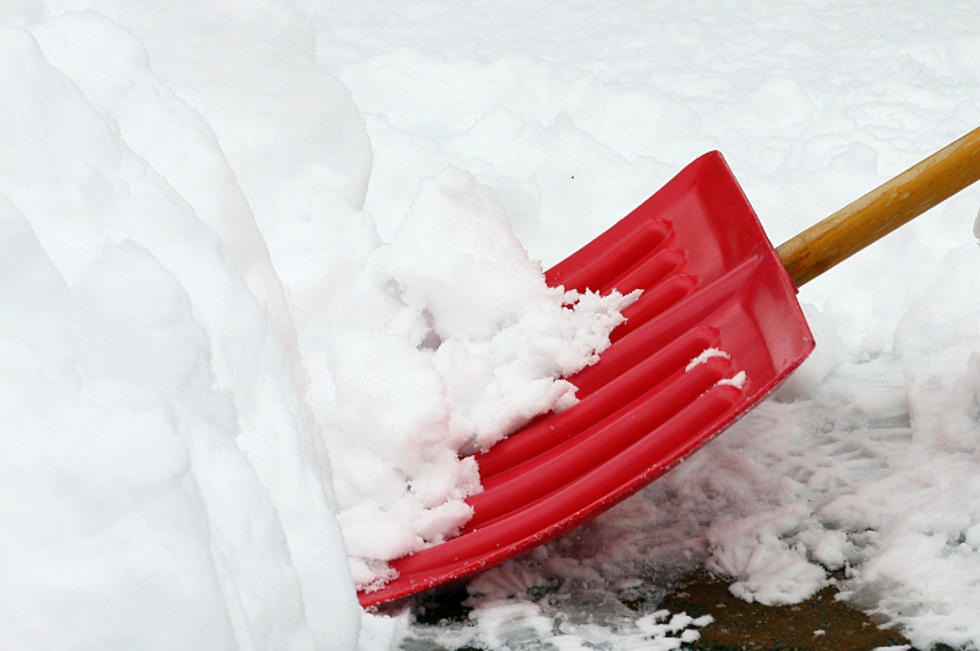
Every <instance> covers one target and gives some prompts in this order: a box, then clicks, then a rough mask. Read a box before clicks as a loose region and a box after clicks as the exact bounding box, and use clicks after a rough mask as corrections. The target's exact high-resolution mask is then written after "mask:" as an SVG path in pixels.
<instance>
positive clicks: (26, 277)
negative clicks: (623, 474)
mask: <svg viewBox="0 0 980 651" xmlns="http://www.w3.org/2000/svg"><path fill="white" fill-rule="evenodd" d="M868 24H875V25H876V30H874V32H873V33H869V32H868V30H867V25H868ZM974 24H975V20H974V16H973V11H972V8H971V7H968V6H966V5H962V6H952V5H950V6H948V7H944V10H943V11H942V12H936V11H935V10H934V7H933V6H931V5H927V4H925V3H922V4H921V6H917V5H915V4H911V5H904V6H902V7H856V6H854V5H853V3H846V2H824V3H815V2H809V1H806V2H797V3H770V2H766V3H757V4H755V5H753V7H752V8H751V10H750V9H749V8H747V7H745V6H725V7H722V6H719V5H718V4H717V3H711V2H708V1H707V0H701V1H695V2H688V3H676V4H674V5H670V6H666V5H663V4H660V5H649V4H646V5H643V4H636V3H628V2H614V3H611V4H607V5H605V6H604V8H603V10H602V11H601V12H598V11H594V10H586V9H583V8H582V7H580V6H579V5H577V4H576V3H571V2H552V3H538V2H501V3H485V4H483V5H478V6H471V7H468V8H467V9H466V10H465V11H464V10H460V9H459V8H458V7H457V6H455V5H452V4H451V3H443V2H438V1H437V0H422V1H420V2H414V3H408V4H405V3H402V4H398V3H385V2H378V3H359V2H335V3H324V2H318V1H315V0H301V1H300V2H297V3H287V2H283V1H280V0H249V1H247V2H239V3H234V5H231V4H227V3H224V4H221V3H210V2H208V3H181V2H170V1H165V0H149V1H147V2H140V3H133V2H127V1H125V0H20V1H18V2H7V3H3V4H2V6H0V135H2V143H3V146H2V147H0V235H2V237H0V249H2V253H0V351H2V358H0V359H2V360H3V367H4V368H3V371H2V373H0V414H2V420H0V422H2V431H0V436H2V438H0V441H2V446H3V449H2V454H0V470H2V472H0V521H2V522H3V523H4V527H3V531H4V533H3V535H2V536H0V582H2V584H3V585H4V587H5V590H4V595H3V597H0V645H2V646H4V647H11V648H18V647H19V648H51V649H55V648H57V649H60V648H71V647H76V648H78V647H80V648H106V647H114V648H139V647H142V646H147V645H148V644H149V643H148V641H150V640H152V641H153V642H154V643H156V644H159V645H161V646H167V647H173V648H209V649H210V648H316V647H319V648H337V649H347V648H355V647H357V646H360V647H362V648H367V649H376V648H389V647H392V646H398V645H405V646H406V647H407V648H411V646H412V645H413V644H414V645H420V646H423V647H424V646H426V645H429V646H432V645H442V646H445V647H449V648H454V647H458V646H462V645H465V644H473V645H478V646H479V645H483V646H488V647H491V648H534V647H535V646H537V647H548V646H549V645H550V647H557V648H567V649H572V648H589V646H598V647H600V648H664V649H667V648H679V647H680V646H681V645H682V644H684V643H685V641H687V642H690V641H692V640H694V639H695V638H696V636H697V634H698V629H699V627H701V626H703V625H705V624H707V623H708V620H707V619H703V618H698V619H694V620H692V619H691V618H690V617H688V615H686V614H683V613H667V612H663V611H662V609H660V608H659V607H658V599H659V598H660V597H661V595H662V594H663V593H664V591H665V590H667V589H668V588H669V586H670V584H671V581H672V580H674V579H676V578H677V577H679V576H681V575H683V574H684V573H686V572H687V571H689V570H691V569H694V568H697V567H707V568H708V569H709V570H711V571H713V572H715V573H717V574H719V575H721V576H724V577H727V578H729V579H730V581H731V590H732V592H734V593H735V594H736V595H738V596H739V597H741V598H744V599H749V600H754V601H758V602H761V603H764V604H785V603H793V602H796V601H799V600H802V599H805V598H807V597H808V596H809V595H811V594H813V593H814V592H815V591H817V590H819V589H820V588H822V587H824V586H826V585H828V584H836V586H837V587H838V588H839V589H840V591H841V597H842V598H844V599H845V600H847V601H848V602H849V603H851V604H853V605H855V606H856V607H859V608H861V609H863V610H865V611H867V612H869V613H872V614H873V615H874V616H875V617H876V618H877V620H878V621H881V622H883V623H886V624H888V625H892V626H897V627H899V628H900V629H901V630H902V632H903V633H904V634H905V635H906V636H907V637H908V638H909V639H910V640H911V641H912V643H913V644H914V645H916V646H917V647H928V646H930V645H932V644H935V643H938V642H943V643H946V644H949V645H952V646H965V647H970V646H977V645H980V623H978V621H977V618H976V616H975V614H976V613H977V612H980V596H978V593H977V591H976V590H975V586H976V585H977V583H978V582H980V479H978V478H980V472H978V471H980V294H978V292H977V289H976V286H977V283H976V279H977V278H980V257H978V256H980V251H978V249H977V246H976V238H975V234H976V223H975V219H976V217H977V215H978V204H980V192H978V190H977V189H975V188H974V189H971V190H968V191H966V192H964V193H962V194H961V195H959V196H957V197H956V198H954V199H952V200H951V201H949V202H947V203H945V204H943V205H942V206H941V207H939V208H937V209H934V210H933V211H931V212H930V213H929V214H928V215H926V216H924V217H922V218H921V219H920V220H918V221H917V222H916V223H914V224H911V225H909V226H907V227H905V228H903V229H902V230H900V231H897V232H896V233H894V234H893V235H891V236H890V237H889V238H888V240H887V241H886V242H884V243H881V244H879V245H876V246H875V247H874V248H872V249H870V250H869V251H867V252H864V253H862V254H859V255H858V256H855V257H854V258H852V259H850V260H848V261H847V262H846V263H845V264H844V265H842V266H841V267H840V268H839V269H836V270H834V271H832V272H830V273H829V274H827V275H826V276H825V277H822V278H820V279H817V280H815V281H814V282H812V283H810V284H808V285H807V286H806V287H804V288H803V289H802V290H801V292H800V299H801V302H803V303H804V304H805V307H806V312H807V317H808V321H809V323H810V325H811V327H812V329H813V331H814V334H815V336H816V338H817V342H818V346H817V349H816V351H815V353H814V354H813V356H812V357H811V358H810V359H809V360H808V361H807V362H806V363H805V364H804V366H803V367H801V368H800V369H799V371H798V372H797V373H795V374H794V375H793V376H792V377H791V378H790V379H789V381H788V382H787V383H786V384H785V385H784V386H783V387H782V388H781V389H780V390H779V391H778V392H777V393H776V394H775V395H773V396H772V397H771V398H770V399H769V400H768V401H766V402H765V403H763V404H762V405H760V406H759V407H758V408H757V409H755V410H754V411H752V412H751V413H749V414H748V415H746V416H745V417H744V418H743V419H742V420H740V421H739V422H738V423H737V424H736V425H735V426H733V427H732V428H731V429H730V430H729V431H728V432H727V433H725V435H724V436H722V437H720V438H719V439H717V440H716V441H714V442H712V443H711V444H709V445H708V446H707V447H705V448H704V449H703V450H701V451H700V452H698V453H697V454H695V455H693V456H692V457H690V458H689V459H688V460H687V461H686V462H685V463H683V464H681V465H680V466H678V467H677V468H676V469H674V470H673V471H671V472H670V473H669V474H668V475H666V476H664V477H663V478H661V479H660V480H658V481H657V482H655V483H654V484H653V485H651V486H650V487H649V488H648V489H646V490H645V491H643V492H642V493H640V494H638V495H637V496H635V497H633V498H631V499H629V500H627V501H625V502H623V503H622V504H621V505H619V506H618V507H616V508H615V509H613V510H611V511H609V512H607V513H606V514H604V515H602V516H601V517H599V518H598V519H596V520H595V521H593V522H591V523H589V524H588V525H586V526H585V527H583V528H581V529H579V530H577V531H576V532H574V533H572V534H571V535H568V536H564V537H562V538H559V539H556V540H554V541H552V542H551V543H549V544H547V545H545V546H543V547H541V548H539V549H537V550H535V551H534V552H532V553H530V554H527V555H525V556H523V557H520V558H518V559H514V560H512V561H510V562H508V563H506V564H504V565H502V566H500V567H498V568H495V569H493V570H490V571H488V572H486V573H484V574H482V575H479V576H478V577H475V578H473V579H472V580H471V581H470V582H469V583H468V584H467V590H468V592H469V594H470V597H469V599H468V600H467V601H466V602H465V607H466V608H467V609H468V615H467V617H466V618H464V619H462V620H460V621H444V622H442V623H441V624H438V625H424V624H422V623H420V622H417V621H415V620H414V619H413V614H414V612H415V611H414V610H413V611H412V612H405V611H402V612H401V614H395V615H392V616H382V615H372V614H363V613H362V612H361V610H360V609H359V607H358V606H357V603H356V600H355V596H354V586H355V581H356V582H357V583H359V584H361V585H365V584H370V583H371V582H372V581H376V580H378V579H379V578H383V577H384V576H385V573H386V566H385V564H384V561H385V560H386V559H388V558H391V557H392V556H393V555H395V554H397V553H401V552H404V551H410V550H412V549H417V548H419V547H421V546H424V545H427V544H431V543H433V542H437V541H438V540H440V539H441V538H442V537H444V536H446V535H448V534H450V533H451V532H452V530H453V528H454V527H456V526H458V525H459V524H460V523H462V522H463V521H465V519H466V517H467V515H468V513H467V509H466V507H465V505H464V504H463V503H462V501H461V499H462V498H463V497H464V496H465V495H466V494H468V493H470V492H473V491H475V490H478V483H477V482H478V477H477V474H476V471H475V469H474V468H473V467H471V466H470V465H468V464H467V463H466V462H463V463H460V462H458V461H457V453H458V452H465V451H468V450H473V449H479V448H483V447H486V446H488V445H491V444H492V443H493V442H494V441H495V440H497V439H499V437H501V436H503V435H504V434H505V433H506V432H507V431H509V430H511V429H512V428H513V427H515V426H517V425H519V424H520V423H521V422H523V421H525V420H526V419H528V418H530V417H531V416H532V415H533V414H534V413H536V412H538V411H541V410H547V409H550V408H558V409H560V408H562V407H563V406H565V405H567V404H568V403H569V402H571V401H572V400H574V398H573V397H572V392H571V388H570V387H569V386H568V385H567V383H564V382H562V381H560V380H556V379H555V378H556V377H557V376H560V375H561V374H564V373H567V372H569V371H570V370H572V369H574V368H576V367H577V366H580V365H582V364H584V363H587V362H588V361H589V360H590V359H592V358H593V356H594V354H595V352H596V351H597V350H601V348H602V346H603V345H604V339H605V336H606V335H605V333H606V332H608V330H609V328H611V327H612V326H613V325H615V322H616V320H617V316H616V313H617V310H618V309H619V308H621V307H622V306H623V305H624V304H625V300H626V299H622V298H620V297H613V298H612V299H607V300H600V299H598V298H597V297H595V296H593V295H589V294H586V295H582V296H567V295H564V294H563V293H562V292H561V291H560V290H552V289H548V288H547V287H545V286H544V283H543V280H542V278H541V273H540V270H541V265H539V264H538V263H536V262H534V261H535V260H540V261H542V264H543V265H545V266H548V265H550V264H552V263H554V262H556V261H558V260H559V259H560V258H561V257H563V256H564V255H566V254H568V253H570V252H571V251H573V250H574V249H576V248H578V247H579V246H580V245H581V244H583V243H584V242H586V241H588V240H589V239H591V238H592V237H593V236H594V235H596V234H597V233H599V232H600V231H602V230H604V229H605V228H606V227H608V226H609V225H610V224H611V223H613V222H614V221H615V220H617V219H619V218H620V217H622V216H623V215H625V214H626V213H627V212H629V210H631V209H632V208H633V207H635V206H636V205H637V204H639V203H640V202H641V201H642V200H644V199H645V198H646V197H647V196H648V195H649V194H650V193H651V192H652V191H654V190H655V189H656V188H658V187H659V186H660V185H662V183H664V182H665V181H666V180H668V179H669V177H670V176H671V175H672V174H673V173H675V172H676V171H677V170H678V169H680V168H681V167H682V166H683V165H684V164H686V163H687V162H689V161H690V160H691V159H693V158H694V157H695V156H697V155H699V154H701V153H703V152H705V151H708V150H711V149H720V150H722V151H723V152H724V153H725V156H726V157H727V159H728V161H729V162H730V164H731V165H732V167H733V168H734V171H735V173H736V175H737V176H738V178H739V179H740V181H741V182H742V184H743V186H744V189H745V191H746V194H747V195H748V197H749V198H750V200H751V201H752V203H753V204H754V206H755V208H756V210H757V211H758V213H759V214H760V218H761V220H762V222H763V225H764V226H765V228H766V230H767V233H768V234H769V236H770V238H771V239H772V240H773V241H774V242H779V241H781V240H783V239H785V238H787V237H789V236H791V235H793V234H794V233H795V232H797V231H799V230H801V229H802V228H804V227H806V226H807V225H809V224H810V223H812V222H814V221H816V220H817V219H819V218H821V217H823V216H824V215H826V214H829V213H830V212H832V211H833V210H835V209H837V208H839V207H840V206H842V205H843V204H844V203H846V202H847V201H849V200H851V199H853V198H854V197H856V196H858V195H860V194H861V193H863V192H865V191H867V190H869V189H871V188H872V187H875V186H876V185H877V184H879V183H880V182H882V181H883V180H885V178H887V177H888V176H890V175H891V174H894V173H896V172H898V171H900V170H902V169H904V168H905V167H907V166H908V165H910V164H912V163H914V162H915V161H917V160H918V159H920V158H921V157H923V156H924V155H925V154H927V153H930V152H931V151H933V150H935V149H937V148H938V147H940V146H942V145H944V144H946V143H947V142H950V141H952V140H953V139H954V138H956V137H958V136H959V135H962V134H963V133H965V132H966V131H968V130H970V129H972V128H974V127H976V125H977V116H978V115H980V69H978V67H977V61H980V44H978V42H977V39H976V34H975V29H974ZM576 300H577V310H576V311H575V312H572V311H570V310H567V309H564V308H563V305H564V304H565V303H569V302H574V301H576ZM733 379H734V378H733ZM424 603H425V602H424V598H418V599H416V600H415V601H414V602H413V604H411V606H412V608H414V609H415V610H418V609H419V608H421V607H422V606H421V604H424ZM716 615H718V614H717V613H716Z"/></svg>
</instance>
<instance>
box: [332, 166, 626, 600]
mask: <svg viewBox="0 0 980 651" xmlns="http://www.w3.org/2000/svg"><path fill="white" fill-rule="evenodd" d="M358 282H359V283H360V284H359V285H358V286H357V288H356V290H357V291H356V292H352V293H351V295H350V296H346V297H344V298H343V299H342V300H344V310H345V312H346V313H347V317H346V319H345V323H343V324H337V323H332V324H329V325H327V326H326V328H325V330H324V332H323V333H322V334H325V335H326V341H325V352H326V353H327V355H328V360H327V362H326V367H327V369H328V370H329V374H330V376H329V377H330V378H331V381H332V383H333V386H332V387H331V389H332V391H331V394H330V396H329V397H324V396H322V395H320V393H319V392H320V391H325V390H326V389H321V388H320V387H322V383H315V384H314V390H313V395H314V396H315V397H317V399H318V400H323V401H325V406H321V408H320V409H321V411H320V413H321V414H322V416H323V418H324V421H325V422H328V423H330V424H331V425H332V426H333V429H332V431H330V432H329V433H328V434H327V442H328V446H329V448H330V454H331V458H332V459H333V462H334V464H335V467H336V469H337V472H336V475H335V485H336V489H337V500H338V508H339V518H340V523H341V526H342V529H343V532H344V539H345V541H346V543H347V549H348V551H349V553H350V554H351V556H352V569H353V573H354V580H355V582H356V583H357V585H358V586H362V587H372V586H375V585H379V584H380V583H381V582H383V581H384V580H385V579H387V578H389V577H390V576H391V574H390V570H389V569H388V568H387V565H386V564H385V563H384V561H388V560H392V559H394V558H397V557H399V556H403V555H405V554H408V553H411V552H413V551H417V550H419V549H422V548H423V547H425V546H429V545H431V544H435V543H439V542H442V541H444V540H445V539H446V538H447V537H449V536H451V535H452V534H454V533H455V532H456V531H457V530H458V529H459V527H461V526H462V525H463V524H464V523H465V522H466V521H467V520H468V519H469V517H470V515H471V514H472V510H471V509H470V507H469V506H468V505H467V504H465V503H464V502H463V499H464V498H466V497H468V496H469V495H472V494H474V493H476V492H479V490H480V482H479V473H478V469H477V467H476V464H475V462H474V461H473V459H472V458H464V459H459V457H460V456H461V455H465V454H467V453H470V452H475V451H477V450H482V449H487V448H489V447H490V446H491V445H493V444H494V443H496V442H497V441H499V440H500V439H501V438H503V437H504V436H505V435H507V434H508V433H510V432H511V431H513V430H514V429H516V428H518V427H519V426H521V425H522V424H524V423H525V422H527V421H528V420H530V419H531V418H532V417H533V416H535V415H537V414H539V413H543V412H546V411H548V410H551V409H562V408H565V407H567V406H569V405H571V404H574V402H575V396H574V392H575V387H574V386H572V385H571V384H570V383H569V382H567V381H564V380H559V379H556V378H557V377H560V376H562V375H568V374H570V373H573V372H575V371H577V370H579V369H581V368H583V367H584V366H586V365H587V364H589V363H592V362H594V361H595V360H596V359H597V358H598V355H597V353H598V352H601V351H602V350H605V348H606V347H608V345H609V332H610V331H611V330H612V328H614V327H615V326H616V325H618V324H619V323H621V322H622V316H621V315H620V314H619V310H620V309H621V308H622V307H625V305H627V304H628V303H630V302H631V301H632V300H633V298H635V296H633V295H631V296H629V297H623V296H621V295H620V294H618V293H613V294H611V295H609V296H607V297H603V298H600V297H598V296H597V295H595V294H592V293H587V294H584V295H580V294H579V293H578V292H565V291H564V290H563V289H561V288H549V287H548V286H546V285H545V283H544V277H543V275H542V272H541V269H540V267H539V266H538V265H537V264H533V263H532V262H531V261H530V260H529V259H528V258H527V254H526V253H525V251H524V249H523V247H522V246H521V244H520V242H518V241H517V239H516V238H515V237H514V235H513V233H512V232H511V229H510V225H509V223H508V221H507V216H506V215H505V214H504V212H503V211H502V210H501V208H500V207H499V206H498V205H497V204H495V203H494V202H493V201H492V199H491V198H490V196H489V194H488V193H487V192H486V190H485V189H484V188H482V187H480V186H479V185H478V184H477V182H476V180H475V179H474V178H473V177H472V176H471V175H469V174H466V173H463V172H461V171H458V170H447V171H445V172H444V173H442V174H440V175H439V176H438V177H436V178H433V179H429V180H427V181H425V182H424V183H423V185H422V188H421V190H420V192H419V195H418V197H417V199H416V200H415V202H414V203H413V205H412V207H411V210H410V211H409V212H408V215H407V217H406V219H405V221H404V223H403V224H402V225H401V228H400V229H399V231H398V233H397V235H396V237H395V238H394V242H393V243H392V244H391V245H386V246H383V247H380V248H379V249H378V250H377V251H376V252H375V254H374V255H373V256H372V257H371V258H370V260H369V261H368V264H367V266H366V268H365V272H364V276H362V277H361V278H359V279H358ZM568 305H574V308H573V309H568V308H567V307H566V306H568ZM321 405H324V403H321Z"/></svg>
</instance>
